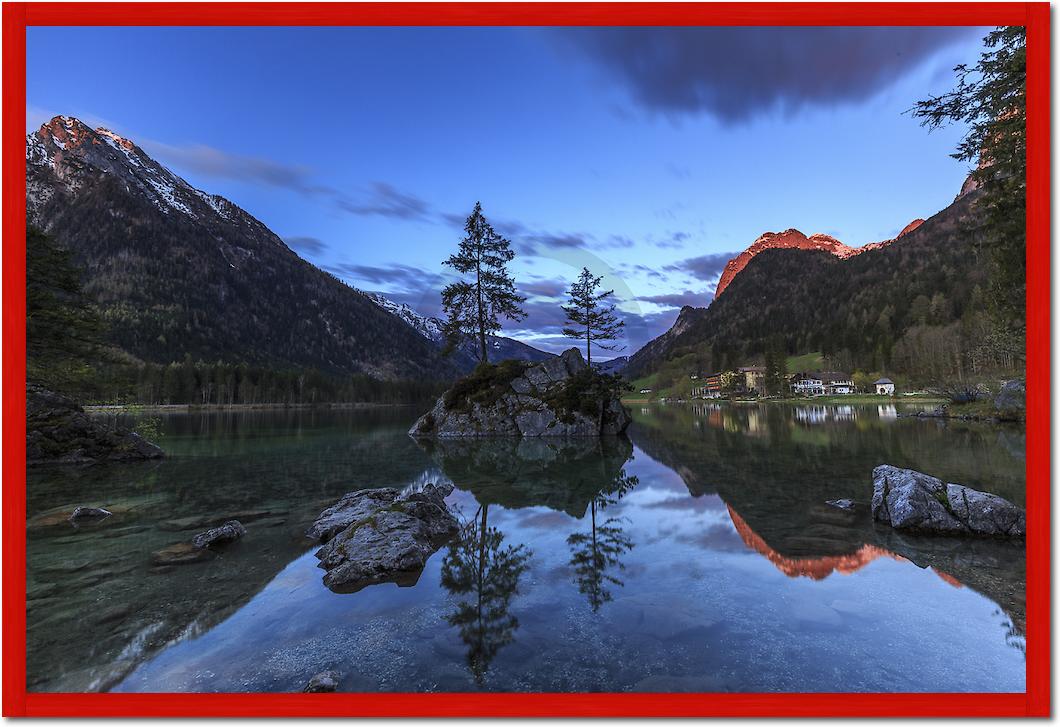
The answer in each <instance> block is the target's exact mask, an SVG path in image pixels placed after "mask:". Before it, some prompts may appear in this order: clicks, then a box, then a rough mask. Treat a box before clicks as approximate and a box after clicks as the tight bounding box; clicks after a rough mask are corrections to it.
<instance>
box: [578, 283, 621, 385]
mask: <svg viewBox="0 0 1060 727" xmlns="http://www.w3.org/2000/svg"><path fill="white" fill-rule="evenodd" d="M602 280H603V277H602V276H601V277H596V276H594V275H593V274H592V273H591V272H589V268H582V272H581V275H579V276H578V279H577V280H575V281H574V282H573V283H571V286H570V290H568V291H567V295H568V296H570V301H569V304H568V305H565V306H563V312H564V313H566V314H567V325H568V327H566V328H564V329H563V335H564V336H566V337H567V338H575V339H579V340H582V341H585V361H586V363H588V364H590V365H591V364H592V345H593V344H594V343H595V344H596V345H597V347H598V348H602V349H604V350H606V351H615V350H617V349H618V348H619V347H618V346H616V345H609V344H607V343H604V342H606V341H614V340H616V339H618V337H619V336H620V335H621V333H622V329H623V328H625V325H626V324H625V321H620V320H618V317H617V316H615V305H614V303H611V304H610V305H604V304H603V300H604V299H605V298H609V297H610V296H612V295H614V293H615V291H613V290H605V291H604V292H602V293H597V292H596V290H597V289H598V288H599V287H600V281H602ZM575 326H577V327H575Z"/></svg>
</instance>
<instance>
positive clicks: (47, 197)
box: [26, 116, 459, 380]
mask: <svg viewBox="0 0 1060 727" xmlns="http://www.w3.org/2000/svg"><path fill="white" fill-rule="evenodd" d="M26 187H27V197H26V213H27V221H28V223H29V224H31V225H35V226H37V227H39V228H40V229H42V230H43V231H44V232H46V233H47V234H49V235H51V236H52V237H53V238H54V239H55V240H56V241H57V242H58V243H59V244H60V245H62V246H63V247H65V248H67V249H69V250H71V251H72V253H73V255H74V258H75V260H76V261H77V263H78V265H79V267H81V268H82V270H83V276H84V281H83V282H84V287H85V291H86V293H87V294H88V295H89V296H90V297H91V298H92V299H94V300H95V301H96V302H97V303H98V305H99V307H100V309H101V311H102V313H103V316H104V319H105V321H106V323H107V324H108V329H109V332H110V333H109V336H110V338H111V341H112V343H114V344H115V345H116V346H118V347H119V348H121V349H122V350H124V351H126V352H128V353H129V354H130V355H131V356H133V357H134V358H136V359H139V360H142V361H147V362H153V363H161V364H165V363H169V362H172V361H176V360H181V359H183V358H184V357H185V355H190V356H191V357H192V358H193V359H197V360H198V359H201V360H204V361H207V362H212V361H218V360H223V361H227V362H232V363H247V364H251V365H262V366H269V367H274V368H287V369H292V368H315V369H318V370H321V371H325V372H328V373H332V374H353V373H358V374H367V375H371V376H375V377H379V378H386V379H398V378H420V379H432V380H433V379H450V378H452V377H454V376H455V375H456V374H457V373H458V370H459V367H458V366H457V364H456V363H455V362H453V361H451V360H448V359H444V358H442V357H441V356H440V354H439V351H438V347H437V346H435V345H433V344H432V343H431V342H430V341H428V340H426V339H425V338H424V336H423V335H421V333H420V332H418V331H417V330H415V329H414V328H412V327H411V326H408V325H404V324H403V325H400V326H395V325H394V316H393V315H392V314H391V313H389V312H387V311H385V310H383V309H381V308H380V307H379V305H378V304H377V303H376V302H375V301H373V300H370V299H369V298H367V297H365V296H364V295H363V294H361V293H360V292H358V291H356V290H354V289H353V288H351V287H349V286H348V285H346V284H345V283H343V282H341V281H340V280H338V279H337V278H335V277H334V276H332V275H330V274H329V273H326V272H324V271H322V270H320V269H319V268H317V267H315V266H313V265H312V264H310V263H308V262H306V261H305V260H303V259H302V258H300V257H299V256H298V255H297V254H295V253H294V252H293V251H292V250H291V249H290V248H288V247H287V245H285V244H284V242H283V241H282V240H281V239H280V238H279V237H278V236H277V235H275V234H274V233H273V232H272V231H271V230H269V229H268V228H267V227H266V226H265V225H264V224H262V223H261V222H260V221H259V220H257V219H255V218H254V217H253V216H252V215H250V214H248V213H247V212H246V211H244V210H243V209H241V208H240V207H238V206H237V205H235V204H233V203H232V202H230V201H229V200H227V199H225V198H223V197H220V196H218V195H213V194H209V193H206V192H203V191H201V190H198V189H195V188H194V187H192V186H191V185H190V184H188V183H187V182H186V181H184V180H183V179H181V178H180V177H178V176H177V175H175V174H173V173H172V172H170V171H169V170H168V169H166V168H165V167H163V166H162V165H161V164H159V163H158V162H156V161H155V160H154V159H152V158H151V157H150V156H149V155H147V154H146V153H145V152H144V151H143V149H141V148H140V147H139V146H137V145H136V144H135V143H133V142H132V141H130V140H128V139H125V138H123V137H121V136H119V135H117V134H115V133H113V132H111V131H108V130H107V129H103V128H99V129H91V128H89V127H88V126H86V125H85V124H83V123H82V122H81V121H79V120H77V119H75V118H73V117H69V116H57V117H55V118H53V119H52V120H50V121H49V122H47V123H45V124H43V125H42V126H41V127H40V129H39V130H37V131H35V132H33V133H32V134H29V135H27V137H26Z"/></svg>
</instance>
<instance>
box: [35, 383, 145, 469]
mask: <svg viewBox="0 0 1060 727" xmlns="http://www.w3.org/2000/svg"><path fill="white" fill-rule="evenodd" d="M162 456H164V453H163V452H162V450H161V449H160V448H159V447H157V446H156V445H154V444H151V442H148V441H147V440H146V439H144V438H143V437H141V436H140V435H139V434H137V433H136V432H130V431H129V430H127V429H110V428H107V427H105V426H103V425H102V424H100V423H99V422H98V421H95V420H93V419H92V418H91V417H89V416H88V415H87V414H85V410H84V409H82V408H81V407H80V406H78V405H77V403H76V402H74V401H73V400H72V399H68V398H66V397H65V396H61V395H59V394H56V393H55V392H52V391H48V390H47V389H45V388H42V387H40V386H37V385H35V384H26V464H30V465H36V464H47V463H66V464H71V463H90V462H104V461H131V460H144V459H157V458H159V457H162Z"/></svg>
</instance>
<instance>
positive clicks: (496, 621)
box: [441, 505, 532, 686]
mask: <svg viewBox="0 0 1060 727" xmlns="http://www.w3.org/2000/svg"><path fill="white" fill-rule="evenodd" d="M488 517H489V505H482V506H481V507H480V508H479V511H478V512H477V513H475V517H473V518H471V519H470V520H468V521H467V522H466V523H464V525H463V527H461V529H460V532H459V533H458V535H457V537H456V538H455V539H454V540H453V541H452V543H450V545H449V551H448V552H447V553H446V556H445V560H444V561H443V562H442V577H441V582H442V586H443V587H444V588H445V589H446V590H447V591H449V593H451V594H453V595H455V596H463V597H464V598H462V599H461V600H460V601H459V602H458V604H457V606H456V610H454V611H453V612H452V613H450V614H449V615H448V616H447V617H446V620H447V621H448V622H449V624H450V625H452V626H455V627H457V629H458V630H459V631H460V638H461V639H462V640H463V641H464V643H465V644H467V647H468V648H467V665H468V668H469V669H470V670H471V673H472V675H474V678H475V683H476V684H478V685H479V686H482V685H483V684H484V683H485V677H486V672H487V671H488V669H489V665H490V662H492V661H493V658H494V657H495V656H496V655H497V652H498V651H499V650H500V648H501V647H502V646H505V645H507V644H510V643H511V642H512V641H513V640H514V638H515V630H516V629H518V628H519V620H518V619H517V618H516V617H515V616H514V615H512V613H511V604H512V598H513V597H514V596H515V595H516V593H518V592H519V579H520V578H521V577H522V575H523V573H525V572H526V570H527V567H528V566H527V561H528V560H529V558H530V556H531V553H532V551H531V550H530V549H529V548H527V547H526V546H525V545H508V546H504V545H503V544H504V534H503V533H502V532H501V531H500V530H498V529H497V528H495V527H491V526H490V525H489V519H488Z"/></svg>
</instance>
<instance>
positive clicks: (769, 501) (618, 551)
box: [27, 402, 1025, 691]
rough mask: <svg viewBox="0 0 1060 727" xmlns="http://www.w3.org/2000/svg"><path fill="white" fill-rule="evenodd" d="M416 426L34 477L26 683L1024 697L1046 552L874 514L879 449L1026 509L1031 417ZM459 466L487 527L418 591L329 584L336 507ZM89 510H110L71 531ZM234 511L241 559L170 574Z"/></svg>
mask: <svg viewBox="0 0 1060 727" xmlns="http://www.w3.org/2000/svg"><path fill="white" fill-rule="evenodd" d="M411 416H412V413H408V414H403V413H400V412H389V413H382V414H380V413H375V412H344V413H334V414H331V415H328V416H321V415H319V414H312V415H311V416H309V415H308V413H307V416H305V418H301V417H299V416H293V417H292V416H291V415H289V414H287V413H275V414H274V415H258V416H257V417H256V418H255V417H236V418H232V419H228V420H225V419H224V418H221V420H217V419H211V418H208V417H207V418H205V419H200V418H198V417H193V418H167V419H166V420H165V421H164V426H165V430H166V433H167V434H166V436H167V442H166V444H167V448H168V449H169V450H170V452H171V453H173V455H174V456H173V457H171V458H170V459H168V460H166V461H164V462H162V463H158V464H153V465H150V466H146V467H136V466H130V467H106V468H92V469H89V470H62V471H59V470H55V471H50V472H43V471H40V472H36V473H31V477H30V487H29V507H28V509H27V517H28V520H29V530H28V532H27V536H28V538H27V540H28V548H29V553H28V560H27V565H28V583H27V586H28V589H27V590H28V592H27V596H28V599H29V602H28V608H27V618H28V629H27V639H28V644H27V645H28V650H29V655H28V659H27V669H28V681H29V687H30V689H31V691H41V690H53V691H78V690H86V689H87V690H106V689H110V688H119V689H123V690H148V691H186V690H203V691H247V690H249V691H255V690H257V691H262V690H281V691H282V690H287V689H298V688H300V685H301V684H304V681H305V679H307V678H308V677H309V676H311V675H312V674H313V673H316V672H318V671H320V670H322V669H324V668H336V669H338V670H339V671H341V672H343V673H344V674H347V675H348V677H347V681H344V683H343V689H349V690H352V691H375V690H391V691H422V690H428V689H444V690H447V691H469V690H474V689H491V690H514V691H584V690H603V691H621V690H627V689H637V690H645V691H675V690H681V689H690V688H695V689H700V690H703V689H706V690H739V691H776V690H791V691H837V690H840V691H841V690H864V691H875V690H879V689H881V688H883V689H894V690H900V691H904V690H917V689H924V690H931V691H961V690H969V689H972V690H976V691H982V690H992V689H1003V690H1015V691H1018V690H1019V689H1020V688H1022V684H1023V676H1022V668H1023V663H1022V657H1021V655H1020V654H1018V653H1016V652H1017V651H1018V650H1020V649H1022V643H1023V637H1022V634H1023V633H1024V629H1025V616H1024V613H1025V605H1024V601H1025V588H1024V577H1025V563H1024V560H1023V559H1024V550H1023V545H1022V543H1019V542H1012V543H1003V542H995V541H967V540H963V539H945V538H916V537H908V536H900V535H898V534H896V533H894V532H893V531H889V530H886V529H879V528H877V527H876V526H875V525H874V524H873V522H872V520H871V516H870V513H869V512H868V508H867V500H868V496H869V493H870V492H871V482H870V477H869V473H870V472H871V470H872V467H874V466H875V465H877V464H879V463H881V462H889V463H891V464H895V465H898V466H907V467H913V468H916V469H920V470H923V471H928V472H932V473H934V474H938V475H940V476H942V477H943V478H945V479H947V480H950V481H958V482H964V483H965V484H968V485H970V486H972V487H979V488H981V489H987V490H991V491H994V492H998V493H999V494H1002V495H1003V496H1005V497H1007V498H1008V499H1011V500H1014V501H1016V502H1022V501H1023V475H1022V471H1023V459H1022V458H1023V443H1024V434H1023V431H1022V430H1021V429H998V428H995V427H987V426H981V425H974V424H968V423H962V422H947V421H942V420H925V419H919V420H918V419H916V418H907V417H900V418H899V417H895V418H893V419H892V418H888V416H887V415H886V413H884V414H883V415H882V416H881V412H879V411H878V410H877V408H876V406H874V405H873V406H864V407H857V406H854V407H850V410H847V409H846V408H843V407H833V408H831V409H829V408H825V409H824V410H823V411H820V412H817V413H815V414H813V415H812V416H810V415H805V414H799V413H797V411H796V410H795V409H794V408H791V407H784V406H775V405H773V406H727V405H721V404H701V403H699V402H697V403H696V404H695V405H691V406H668V407H651V408H649V413H648V414H647V415H641V414H640V413H639V412H637V411H636V410H635V412H634V418H635V422H634V425H633V427H631V429H630V438H631V440H632V441H630V440H626V439H624V438H608V439H604V440H598V439H581V440H561V441H554V440H526V441H522V440H508V439H482V440H472V441H440V442H434V443H424V444H423V445H419V444H417V443H414V442H413V441H411V440H409V438H408V437H407V436H406V435H405V431H406V430H407V427H408V425H409V424H410V423H411V419H410V418H411ZM811 420H812V422H811ZM226 421H227V423H225V422H226ZM634 454H636V457H635V458H634ZM439 479H450V480H452V482H453V483H454V485H455V486H456V488H457V491H456V492H455V493H454V495H453V496H452V497H451V499H450V504H451V505H453V506H454V507H455V508H457V509H459V510H460V511H461V512H463V513H469V514H470V513H474V514H473V515H472V516H471V517H470V518H468V519H467V520H466V522H464V523H463V526H462V528H461V530H460V532H459V534H458V536H457V537H456V538H455V539H454V540H453V541H451V542H450V543H449V544H448V545H447V547H446V548H445V549H444V550H443V551H441V552H440V553H438V554H437V555H436V556H434V557H433V558H432V559H431V560H429V561H428V564H427V568H426V570H425V571H424V575H423V577H422V578H421V579H420V581H419V582H418V583H417V585H416V586H415V587H413V588H405V589H398V588H395V587H393V586H390V585H379V586H372V587H371V588H367V589H364V590H363V591H361V592H359V593H357V594H355V595H352V596H351V595H338V594H333V593H331V592H329V591H327V589H326V588H324V587H323V586H322V585H321V583H320V578H319V571H318V570H317V569H316V567H315V566H316V564H315V559H313V557H312V545H311V544H309V543H307V542H306V541H305V540H304V539H303V538H302V532H303V530H304V528H305V527H306V525H307V524H308V523H309V522H311V521H312V519H313V518H314V517H315V516H316V514H317V513H319V511H320V510H321V509H323V507H325V506H326V505H328V504H331V503H332V502H334V500H336V499H337V498H338V497H339V496H341V495H342V494H343V493H345V492H348V491H350V490H353V489H357V488H361V487H382V486H392V487H403V486H406V485H408V484H410V483H417V482H419V483H423V482H431V481H438V480H439ZM89 493H91V497H89ZM844 497H845V498H850V499H852V500H854V501H855V502H858V503H859V507H857V508H855V509H854V510H853V511H845V510H839V509H836V508H833V507H830V506H828V505H827V504H826V502H827V501H828V500H832V499H838V498H844ZM77 504H92V505H102V506H106V507H108V509H110V510H112V512H114V515H113V516H112V517H111V518H108V519H107V520H106V521H105V522H103V523H101V524H99V525H98V526H93V527H89V528H81V529H78V530H75V529H74V528H72V527H71V526H70V525H69V524H68V523H66V521H65V517H63V516H62V513H63V512H64V511H65V510H68V509H72V507H73V506H74V505H77ZM237 513H238V514H239V516H240V517H241V518H243V519H245V520H246V524H247V528H248V534H247V536H246V538H245V539H244V540H243V541H240V542H239V543H236V544H235V545H234V546H233V548H231V549H230V550H226V551H225V552H224V554H223V557H217V558H214V559H212V560H210V561H206V562H200V563H194V564H190V565H180V566H159V565H157V564H153V563H152V556H151V554H152V553H154V552H156V551H158V550H159V549H161V548H164V547H166V546H168V545H171V544H173V543H174V542H179V541H183V540H186V539H188V538H189V537H190V535H192V534H193V533H194V532H196V530H195V529H196V528H198V527H199V526H200V525H201V524H202V523H203V522H205V521H206V520H208V519H211V518H217V517H227V516H229V515H233V514H237ZM531 548H532V552H531ZM980 594H981V595H980ZM587 606H588V607H587ZM999 627H1000V631H999V630H998V629H999ZM70 633H77V634H79V638H78V639H76V640H71V639H70V638H69V634H70ZM1009 647H1011V648H1009Z"/></svg>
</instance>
